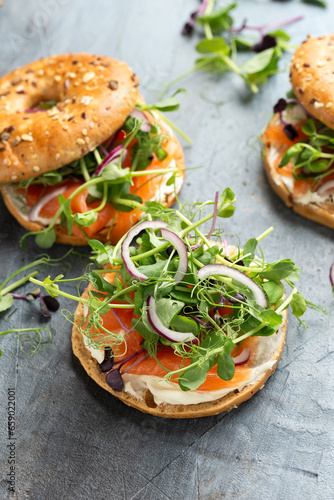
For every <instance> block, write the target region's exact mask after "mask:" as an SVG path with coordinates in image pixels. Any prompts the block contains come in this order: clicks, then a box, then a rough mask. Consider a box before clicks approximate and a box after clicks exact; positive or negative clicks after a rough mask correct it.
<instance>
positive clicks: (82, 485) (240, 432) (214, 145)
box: [0, 0, 334, 500]
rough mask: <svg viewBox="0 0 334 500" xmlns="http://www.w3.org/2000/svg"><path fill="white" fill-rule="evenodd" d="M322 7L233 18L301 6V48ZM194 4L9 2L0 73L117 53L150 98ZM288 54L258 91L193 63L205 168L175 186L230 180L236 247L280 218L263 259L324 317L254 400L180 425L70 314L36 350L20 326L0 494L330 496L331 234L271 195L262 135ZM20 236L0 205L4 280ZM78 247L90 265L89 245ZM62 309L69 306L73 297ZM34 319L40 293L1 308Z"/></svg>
mask: <svg viewBox="0 0 334 500" xmlns="http://www.w3.org/2000/svg"><path fill="white" fill-rule="evenodd" d="M328 3H329V4H330V5H329V7H328V8H327V9H321V8H317V7H314V6H310V5H306V4H304V3H302V2H300V1H298V0H292V1H290V2H278V1H277V2H275V1H270V0H266V1H265V0H263V1H260V0H258V1H255V0H252V1H251V0H249V1H247V0H244V1H240V2H239V4H240V5H239V8H238V10H237V11H236V14H235V18H236V20H237V23H236V24H237V25H238V24H241V22H242V21H243V19H244V18H247V19H248V20H249V21H250V22H251V23H252V24H264V23H267V22H270V21H273V20H276V19H284V18H287V17H290V16H294V15H298V14H303V15H304V16H305V18H304V20H303V21H301V22H299V23H295V24H293V25H291V26H290V27H289V28H288V32H289V33H290V34H291V36H292V41H293V42H294V43H296V44H299V43H300V42H301V41H302V40H303V39H304V38H305V36H306V35H307V34H309V33H312V34H313V35H321V34H324V33H328V32H331V31H332V29H333V23H332V21H333V18H334V5H333V2H331V1H330V0H329V2H328ZM196 6H197V2H196V0H183V1H182V2H181V1H178V0H169V1H168V2H166V1H164V2H163V1H160V2H157V1H153V0H142V1H140V2H139V1H134V0H132V1H130V0H123V1H115V0H113V1H109V2H107V1H103V0H94V1H93V0H86V1H85V2H83V1H79V0H72V1H70V0H47V1H42V0H39V1H37V0H35V1H31V2H26V1H24V0H12V1H10V0H4V2H3V5H2V6H1V7H0V42H1V48H2V50H1V52H2V53H1V58H0V74H4V73H6V72H8V71H10V70H12V69H14V68H16V67H17V66H20V65H22V64H25V63H28V62H30V61H32V60H34V59H37V58H39V57H43V56H46V55H49V54H54V53H63V52H64V53H65V52H76V51H87V52H92V53H98V54H99V53H102V54H106V55H109V56H113V57H116V58H119V59H123V60H126V61H127V62H128V63H129V64H130V65H131V66H132V68H133V69H134V70H135V71H136V73H137V74H138V75H139V77H140V80H141V89H142V92H143V94H144V95H145V97H146V99H147V101H148V102H153V101H154V100H156V99H157V97H158V94H159V90H160V89H161V85H162V83H163V82H166V81H169V80H170V79H171V78H173V77H174V76H177V75H178V74H180V73H181V72H183V71H184V70H185V69H187V68H189V67H190V66H191V65H192V63H193V61H194V58H195V51H194V44H195V41H194V40H191V39H190V40H188V39H185V38H183V37H182V36H181V35H180V30H181V27H182V25H183V22H184V21H185V19H186V18H187V16H188V14H189V13H190V12H191V11H192V10H194V8H196ZM289 59H290V56H289V55H286V56H285V57H284V58H283V60H282V61H281V67H282V69H283V71H282V73H280V74H278V75H275V76H274V77H273V78H271V79H270V81H269V82H268V83H267V84H266V85H265V86H264V87H263V88H262V89H261V92H260V93H259V94H258V95H256V96H252V95H250V94H249V92H248V91H247V89H245V87H244V85H243V82H241V81H239V79H238V78H237V77H236V76H235V75H233V74H230V75H226V76H225V77H223V78H216V77H213V76H210V75H208V74H204V73H203V74H202V73H201V74H196V75H193V76H191V77H189V78H187V79H186V80H184V81H183V82H181V84H180V86H181V87H184V88H186V89H187V91H188V92H187V94H185V95H181V101H182V106H181V108H180V110H179V111H178V112H176V113H174V116H173V120H174V121H175V122H176V123H178V125H179V126H180V127H181V128H182V129H183V130H184V131H185V132H186V133H187V134H188V135H189V136H190V137H191V138H192V140H193V145H192V146H188V145H186V144H185V148H184V149H185V158H186V164H187V166H188V167H189V168H193V167H197V166H200V165H203V166H205V167H204V168H202V169H193V170H190V171H189V173H188V175H187V179H186V182H185V185H184V189H183V192H182V196H183V198H184V199H187V200H194V199H199V200H203V199H207V198H212V197H213V196H214V192H215V190H216V189H217V187H219V188H221V189H223V188H224V187H225V186H230V187H231V188H233V189H234V190H235V192H236V194H237V198H238V201H237V210H236V212H235V216H234V217H233V218H232V219H228V220H226V221H225V224H224V228H225V231H226V233H233V234H234V233H236V234H239V235H240V238H241V243H243V242H245V241H246V240H247V239H248V238H249V237H251V236H257V235H259V234H260V233H262V232H263V231H264V230H265V229H267V227H269V226H271V225H273V226H274V227H275V231H274V233H273V234H272V235H271V236H269V237H268V238H267V239H266V240H265V241H264V242H263V244H262V248H263V250H264V252H265V255H266V257H267V259H268V260H275V259H278V258H282V257H289V258H292V259H293V260H294V261H295V262H296V263H297V264H298V265H299V266H300V267H301V269H302V271H303V277H302V280H301V282H300V288H301V291H302V292H303V293H304V294H305V295H306V296H307V297H308V298H309V299H310V300H313V301H315V302H316V303H317V304H319V305H321V306H323V307H326V308H327V311H328V316H327V317H326V316H325V315H321V314H319V313H316V312H313V311H310V312H308V313H307V315H306V316H307V317H306V321H307V324H308V330H307V331H306V330H305V329H304V328H302V327H299V326H298V322H297V320H296V319H295V318H292V317H291V318H290V320H289V326H288V335H287V341H286V346H285V348H284V352H283V356H282V359H281V360H280V363H279V366H278V369H277V371H276V373H275V374H274V375H273V376H272V377H271V378H270V379H269V381H268V382H267V384H266V386H265V388H264V389H263V390H262V391H260V392H259V393H258V394H257V395H256V396H255V397H254V398H252V399H251V400H250V401H248V402H246V403H243V404H242V405H241V406H240V407H239V408H238V409H237V410H235V411H232V412H231V413H228V414H221V415H218V416H215V417H208V418H203V419H198V420H183V421H169V420H162V419H158V418H155V417H151V416H147V415H143V414H141V413H140V412H137V411H136V410H134V409H131V408H128V407H126V406H125V405H123V403H121V402H120V401H118V400H117V399H114V398H112V397H111V396H110V395H109V394H107V393H106V392H104V391H103V390H102V389H100V388H99V387H98V386H96V385H95V383H94V382H93V381H92V380H90V379H89V378H88V376H87V375H86V373H85V372H84V370H83V369H82V368H81V366H80V364H79V362H78V361H77V360H76V359H75V358H74V356H73V354H72V351H71V343H70V335H71V325H70V323H68V322H67V321H66V319H65V318H64V317H63V315H62V314H61V313H60V312H58V313H56V314H54V315H53V317H52V320H50V321H47V324H48V325H49V326H50V327H51V328H52V331H53V339H52V344H51V346H50V347H49V348H48V349H47V350H46V351H44V352H43V353H41V354H39V355H35V356H32V357H28V356H26V355H24V354H23V353H22V352H21V351H20V348H19V346H18V342H17V340H16V338H15V336H14V335H8V336H5V337H0V348H1V349H2V350H3V353H4V354H3V356H2V357H1V358H0V381H1V385H0V401H1V405H0V415H1V417H0V424H1V426H0V443H1V447H0V454H1V460H2V461H1V464H2V465H1V467H2V474H1V478H0V481H1V482H0V492H1V493H0V496H1V498H4V499H7V498H18V499H25V498H29V499H33V500H56V499H68V500H72V499H80V500H81V499H84V500H93V499H102V498H103V499H111V500H123V499H124V500H130V499H131V500H134V499H136V500H139V499H143V500H144V499H145V500H148V499H152V500H167V499H170V500H179V499H180V500H183V499H186V500H188V499H189V500H193V499H199V500H214V499H243V500H254V499H260V500H262V499H263V500H266V499H271V500H276V499H277V500H278V499H279V500H283V499H284V500H290V499H294V500H298V499H303V500H304V499H307V500H308V499H325V500H326V499H330V498H333V472H334V470H333V469H334V466H333V459H334V452H333V450H334V447H333V435H334V431H333V410H334V403H333V401H334V398H333V373H334V369H333V353H334V340H333V329H334V328H333V327H334V316H333V298H332V296H331V288H330V284H329V279H328V274H329V267H330V265H331V263H332V262H333V261H334V247H333V231H332V230H330V229H327V228H325V227H321V226H319V225H317V224H315V223H312V222H310V221H307V220H305V219H303V218H302V217H300V216H298V215H296V214H294V213H292V212H291V211H290V210H289V209H287V208H286V207H285V206H284V205H283V203H282V202H281V201H280V200H279V199H278V198H277V197H276V195H275V194H274V193H273V192H272V191H271V189H270V187H269V185H268V182H267V180H266V178H265V176H264V172H263V166H262V162H261V152H260V143H259V139H258V136H259V134H260V132H261V130H262V128H263V127H264V125H265V124H266V122H267V121H268V119H269V117H270V115H271V109H272V105H273V104H274V103H275V102H276V100H277V99H278V97H280V96H282V95H283V94H284V93H285V92H286V91H287V90H288V89H289V82H288V74H287V68H288V63H289ZM23 233H24V230H23V229H22V228H20V227H19V225H18V224H17V223H16V221H15V220H14V219H13V218H12V217H11V216H10V215H9V213H8V212H7V210H6V209H5V207H4V205H3V203H2V201H1V202H0V255H1V257H0V279H1V281H2V280H3V279H4V278H5V277H6V276H7V275H8V274H9V273H11V272H13V271H14V270H15V269H17V268H19V267H20V266H21V265H23V263H28V262H30V261H32V260H33V259H34V258H35V256H36V254H38V253H40V251H39V249H38V248H37V247H36V246H35V245H34V243H33V242H31V241H30V242H29V244H28V250H27V251H26V252H23V251H22V250H21V249H20V248H19V239H20V237H21V236H22V234H23ZM231 241H237V240H235V239H234V237H231ZM64 251H65V248H64V247H61V246H56V247H55V248H53V249H52V250H51V251H50V252H49V253H50V255H52V256H53V257H59V256H61V255H63V253H64ZM80 252H81V254H82V255H83V259H86V261H85V262H87V255H88V252H87V250H85V249H84V250H80ZM85 262H84V261H83V262H80V260H79V259H78V257H77V256H73V257H71V263H72V268H71V270H70V271H69V273H68V276H70V275H73V276H76V275H78V274H79V273H81V272H82V270H83V268H84V265H85ZM51 272H52V273H53V272H55V271H53V270H51ZM68 290H71V291H72V292H74V291H75V287H74V286H73V287H68ZM61 306H62V308H64V309H68V310H70V311H72V312H73V311H74V304H73V303H70V302H68V301H66V300H62V301H61ZM39 323H41V324H42V323H43V320H41V318H40V315H39V314H38V310H37V308H36V307H35V304H26V303H24V302H18V303H16V304H15V309H14V310H11V311H10V312H9V313H4V314H2V315H1V316H0V331H4V330H6V329H8V328H15V327H16V328H17V327H22V328H23V327H29V326H31V325H36V324H39ZM8 388H15V390H16V434H15V437H16V441H15V446H16V493H15V494H14V495H11V494H10V493H9V492H8V490H7V486H8V485H7V482H6V474H7V473H8V472H9V464H8V454H9V448H8V447H7V445H8V444H9V443H8V439H7V429H6V426H7V409H6V408H7V390H8Z"/></svg>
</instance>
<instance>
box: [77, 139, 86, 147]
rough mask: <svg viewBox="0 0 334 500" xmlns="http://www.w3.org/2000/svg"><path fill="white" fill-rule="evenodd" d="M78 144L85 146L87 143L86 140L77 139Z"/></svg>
mask: <svg viewBox="0 0 334 500" xmlns="http://www.w3.org/2000/svg"><path fill="white" fill-rule="evenodd" d="M77 144H79V145H80V146H83V145H84V144H85V141H84V140H83V139H80V138H79V139H77Z"/></svg>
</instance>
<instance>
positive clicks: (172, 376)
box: [31, 188, 319, 391]
mask: <svg viewBox="0 0 334 500" xmlns="http://www.w3.org/2000/svg"><path fill="white" fill-rule="evenodd" d="M234 203H235V195H234V193H233V191H232V190H231V189H229V188H226V189H225V190H224V192H223V194H222V195H221V197H219V196H218V194H216V197H215V201H214V202H213V201H206V202H205V203H197V204H195V205H193V206H189V205H188V206H186V208H185V209H184V207H183V208H181V209H180V210H172V209H167V208H164V207H163V206H161V205H159V204H158V203H156V202H150V203H147V204H146V207H145V209H146V218H147V219H148V220H150V221H151V220H162V221H164V222H167V224H168V225H167V227H168V228H170V230H172V231H173V230H175V231H176V232H177V233H178V236H179V237H180V238H181V239H182V241H183V244H184V245H185V246H186V249H187V255H188V257H187V270H186V271H185V274H184V277H183V279H182V281H180V282H178V283H175V279H174V276H175V273H176V272H177V270H178V268H179V267H178V266H179V260H180V256H179V255H178V252H175V250H174V249H173V247H172V246H171V244H170V242H169V241H165V240H164V239H163V238H162V237H161V236H160V235H159V232H158V231H156V232H154V231H153V230H149V231H148V232H145V233H143V234H140V235H139V236H138V237H136V238H135V239H136V242H134V243H136V244H135V245H134V246H131V247H130V253H129V255H128V258H129V259H131V260H132V262H133V263H136V266H138V272H139V273H142V274H144V275H145V276H146V279H144V280H141V281H139V280H138V279H136V278H135V277H133V276H132V275H130V274H129V272H128V270H127V267H126V266H125V264H124V262H123V260H122V258H121V246H122V241H121V242H120V243H118V244H117V245H116V246H111V245H103V244H102V243H100V242H98V241H96V240H92V241H90V246H91V248H92V250H93V256H94V258H95V260H96V262H97V263H98V264H99V265H102V264H105V263H107V264H108V267H107V268H105V269H99V268H97V269H95V270H93V271H92V270H90V271H87V272H86V273H85V274H84V275H83V276H81V277H80V278H78V279H80V280H86V281H87V282H88V283H90V287H91V288H90V289H88V293H87V295H86V296H85V297H80V296H75V295H71V294H69V293H67V292H64V291H63V290H62V284H63V283H64V282H65V281H66V280H65V279H64V278H63V276H62V275H60V276H57V277H56V278H54V279H52V278H50V277H47V278H46V279H45V280H44V281H40V280H36V279H35V278H34V277H32V278H31V281H32V282H33V283H35V284H36V285H38V286H43V287H44V288H45V289H46V290H47V291H48V292H49V293H50V295H51V296H64V297H66V298H68V299H72V300H75V301H76V302H79V303H82V304H83V305H84V306H85V307H86V308H87V311H88V312H89V314H88V316H86V317H85V319H84V320H82V322H81V323H80V324H79V325H78V328H79V330H80V331H81V332H82V333H83V335H84V336H85V339H86V342H87V345H89V346H90V347H92V348H95V349H104V348H105V345H108V346H109V347H108V348H110V346H112V351H113V354H112V356H120V357H122V356H126V352H127V340H126V339H127V337H126V334H128V333H129V332H130V331H132V330H133V329H135V330H136V331H137V332H138V333H139V334H140V335H141V336H142V339H143V340H142V343H141V347H142V350H140V351H137V352H135V353H134V354H130V355H129V356H127V357H125V358H122V359H121V361H120V362H118V363H116V364H117V366H116V367H115V366H114V363H113V362H111V361H110V359H111V358H110V359H109V358H108V359H107V360H106V359H105V361H104V362H103V364H102V365H101V369H102V370H103V371H107V372H108V375H107V383H109V385H110V386H111V387H112V388H113V389H115V390H121V389H122V387H123V382H122V374H123V373H125V372H126V371H127V370H128V369H129V368H130V366H135V364H137V363H140V362H141V361H142V360H143V359H145V358H149V357H151V358H154V359H155V360H156V362H157V363H158V364H160V365H161V366H162V367H163V368H164V366H163V363H161V359H160V358H159V351H160V349H161V348H162V347H163V346H164V347H168V348H170V349H172V350H173V352H174V354H175V355H176V356H177V357H178V358H179V363H178V369H176V370H172V371H171V370H170V369H168V368H167V367H165V368H164V369H165V371H166V376H165V379H166V380H173V381H178V383H179V386H180V388H181V389H182V390H184V391H188V390H194V389H197V388H198V387H199V386H200V385H201V384H202V383H203V382H204V381H205V380H206V377H207V373H208V371H209V370H211V368H213V367H214V366H217V373H218V376H219V377H221V378H222V379H223V380H230V379H231V378H233V375H234V370H235V363H234V361H233V357H234V356H235V353H236V351H237V352H239V344H241V343H242V342H243V340H245V339H246V338H248V337H251V336H270V335H273V334H274V333H275V332H277V330H278V329H279V328H280V325H281V324H282V322H283V316H282V314H284V311H285V310H286V309H287V308H288V307H289V305H290V306H291V310H292V313H293V314H294V315H295V316H296V317H297V318H298V319H299V318H300V317H301V316H302V315H303V314H304V312H305V310H306V308H307V307H311V308H315V309H319V308H317V306H315V305H313V304H312V303H310V302H308V301H307V300H306V299H305V298H304V297H303V296H302V295H301V293H300V292H298V290H297V288H296V287H295V285H294V281H295V280H296V279H297V278H298V275H299V270H298V268H297V267H296V265H295V264H294V263H293V262H292V261H291V260H289V259H281V260H279V261H276V262H272V263H267V262H266V261H265V260H264V257H263V255H262V252H261V251H259V252H258V253H261V257H257V256H256V251H257V247H258V244H259V242H260V241H261V240H262V239H263V238H264V237H265V236H267V235H268V234H270V233H271V231H272V228H269V229H268V230H267V231H265V232H264V233H262V234H261V235H260V236H258V237H257V238H251V239H249V240H248V241H247V242H246V243H245V245H244V247H243V248H240V247H239V248H235V249H234V250H228V249H227V245H226V243H225V244H221V243H219V242H218V243H215V242H212V241H210V240H209V239H208V235H210V236H211V234H213V235H214V234H216V229H215V223H213V224H212V223H211V229H205V225H206V224H207V223H209V222H210V221H212V220H214V219H215V217H218V218H226V217H231V216H232V215H233V211H234ZM210 207H213V212H208V208H210ZM172 228H176V229H172ZM226 249H227V253H226ZM217 262H218V263H221V264H224V266H223V267H224V268H227V267H228V268H231V269H233V270H237V273H235V272H234V274H233V275H234V278H229V277H228V276H227V277H226V276H224V275H214V274H213V275H211V274H210V276H209V277H208V278H206V279H199V277H198V276H197V273H198V271H199V270H200V269H201V268H203V266H206V265H208V264H209V265H210V264H215V263H217ZM241 274H242V275H246V276H247V279H246V281H245V282H244V283H243V281H242V280H241V278H239V276H240V275H241ZM240 280H241V281H240ZM247 280H250V283H253V284H252V286H251V287H250V288H249V285H248V283H249V281H247ZM283 282H285V285H287V286H288V287H290V288H291V293H290V294H289V295H288V296H286V295H285V292H284V288H283ZM92 287H93V288H92ZM254 287H255V288H254ZM255 289H256V290H257V292H256V293H259V291H260V294H262V295H261V297H263V299H262V300H264V303H263V302H262V305H259V302H258V300H259V299H258V298H256V296H255V291H254V290H255ZM152 297H154V308H155V311H156V315H157V318H158V321H159V324H162V325H164V328H167V329H168V330H169V331H172V332H176V333H177V334H178V335H179V334H181V335H182V334H184V335H185V338H187V335H190V334H191V335H192V336H193V337H194V338H195V340H196V341H195V342H191V343H187V342H185V341H179V342H177V341H175V340H172V339H170V338H169V337H168V335H167V336H166V333H164V334H162V333H161V335H160V334H159V332H158V331H157V325H156V323H154V321H153V319H152V313H151V305H150V306H149V305H148V304H149V303H151V302H150V300H151V299H150V298H152ZM265 304H267V305H266V307H264V306H265ZM122 309H124V310H125V312H127V313H129V312H130V313H131V311H133V314H134V316H133V318H132V321H131V324H132V328H131V327H130V329H129V327H128V326H126V324H124V323H123V320H122V317H121V311H122ZM108 314H112V315H113V316H114V318H116V319H117V322H118V324H119V325H120V327H121V329H122V330H121V331H122V333H116V332H115V331H112V330H109V329H108V328H107V323H106V322H105V321H104V317H106V315H108ZM108 356H109V355H108ZM109 357H110V356H109ZM112 359H114V358H112ZM130 359H131V360H132V361H131V363H133V364H132V365H130V364H129V360H130Z"/></svg>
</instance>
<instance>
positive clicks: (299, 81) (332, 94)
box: [290, 35, 334, 128]
mask: <svg viewBox="0 0 334 500" xmlns="http://www.w3.org/2000/svg"><path fill="white" fill-rule="evenodd" d="M290 79H291V83H292V87H293V90H294V93H295V95H296V97H297V99H298V101H299V102H300V104H301V105H302V106H303V107H304V108H305V109H306V110H307V111H308V112H309V113H310V114H311V115H313V116H314V117H315V118H317V119H318V120H320V121H321V122H323V123H324V124H325V125H327V126H328V127H330V128H334V35H324V36H321V37H319V38H313V37H312V36H309V37H308V38H307V40H306V41H305V42H304V43H303V44H302V45H301V46H300V47H299V48H298V49H297V50H296V52H295V54H294V56H293V58H292V61H291V65H290Z"/></svg>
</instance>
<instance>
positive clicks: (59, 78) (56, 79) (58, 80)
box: [53, 75, 61, 82]
mask: <svg viewBox="0 0 334 500" xmlns="http://www.w3.org/2000/svg"><path fill="white" fill-rule="evenodd" d="M53 78H54V80H55V81H56V82H60V80H61V76H60V75H55V76H54V77H53Z"/></svg>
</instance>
